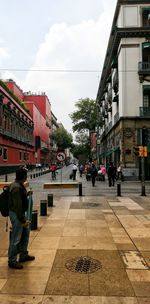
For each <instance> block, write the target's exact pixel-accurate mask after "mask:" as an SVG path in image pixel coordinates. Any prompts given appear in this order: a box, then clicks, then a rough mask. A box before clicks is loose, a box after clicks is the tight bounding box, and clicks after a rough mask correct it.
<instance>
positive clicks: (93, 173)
mask: <svg viewBox="0 0 150 304" xmlns="http://www.w3.org/2000/svg"><path fill="white" fill-rule="evenodd" d="M90 173H91V177H92V186H93V187H95V180H96V176H97V168H96V166H95V165H94V163H92V166H91V169H90Z"/></svg>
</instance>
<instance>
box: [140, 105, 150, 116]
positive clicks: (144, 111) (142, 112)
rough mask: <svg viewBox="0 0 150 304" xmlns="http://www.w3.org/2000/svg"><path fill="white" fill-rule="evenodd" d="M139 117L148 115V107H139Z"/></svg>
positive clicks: (149, 110)
mask: <svg viewBox="0 0 150 304" xmlns="http://www.w3.org/2000/svg"><path fill="white" fill-rule="evenodd" d="M139 110H140V117H150V107H140V108H139Z"/></svg>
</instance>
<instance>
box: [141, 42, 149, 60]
mask: <svg viewBox="0 0 150 304" xmlns="http://www.w3.org/2000/svg"><path fill="white" fill-rule="evenodd" d="M142 61H143V62H147V63H150V42H144V43H142Z"/></svg>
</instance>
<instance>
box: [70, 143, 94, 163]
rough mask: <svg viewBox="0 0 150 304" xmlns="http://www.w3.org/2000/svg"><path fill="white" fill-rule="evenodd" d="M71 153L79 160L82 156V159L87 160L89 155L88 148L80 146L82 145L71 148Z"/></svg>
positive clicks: (87, 146)
mask: <svg viewBox="0 0 150 304" xmlns="http://www.w3.org/2000/svg"><path fill="white" fill-rule="evenodd" d="M72 153H73V155H74V157H75V158H77V159H80V157H81V156H82V157H83V156H84V159H85V160H87V159H88V158H89V155H90V146H89V145H82V144H74V146H73V148H72Z"/></svg>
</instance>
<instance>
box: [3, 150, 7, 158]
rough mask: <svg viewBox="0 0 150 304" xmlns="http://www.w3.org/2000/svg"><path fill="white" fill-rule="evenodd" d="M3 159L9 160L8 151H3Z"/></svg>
mask: <svg viewBox="0 0 150 304" xmlns="http://www.w3.org/2000/svg"><path fill="white" fill-rule="evenodd" d="M3 159H5V160H7V149H6V148H4V149H3Z"/></svg>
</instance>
